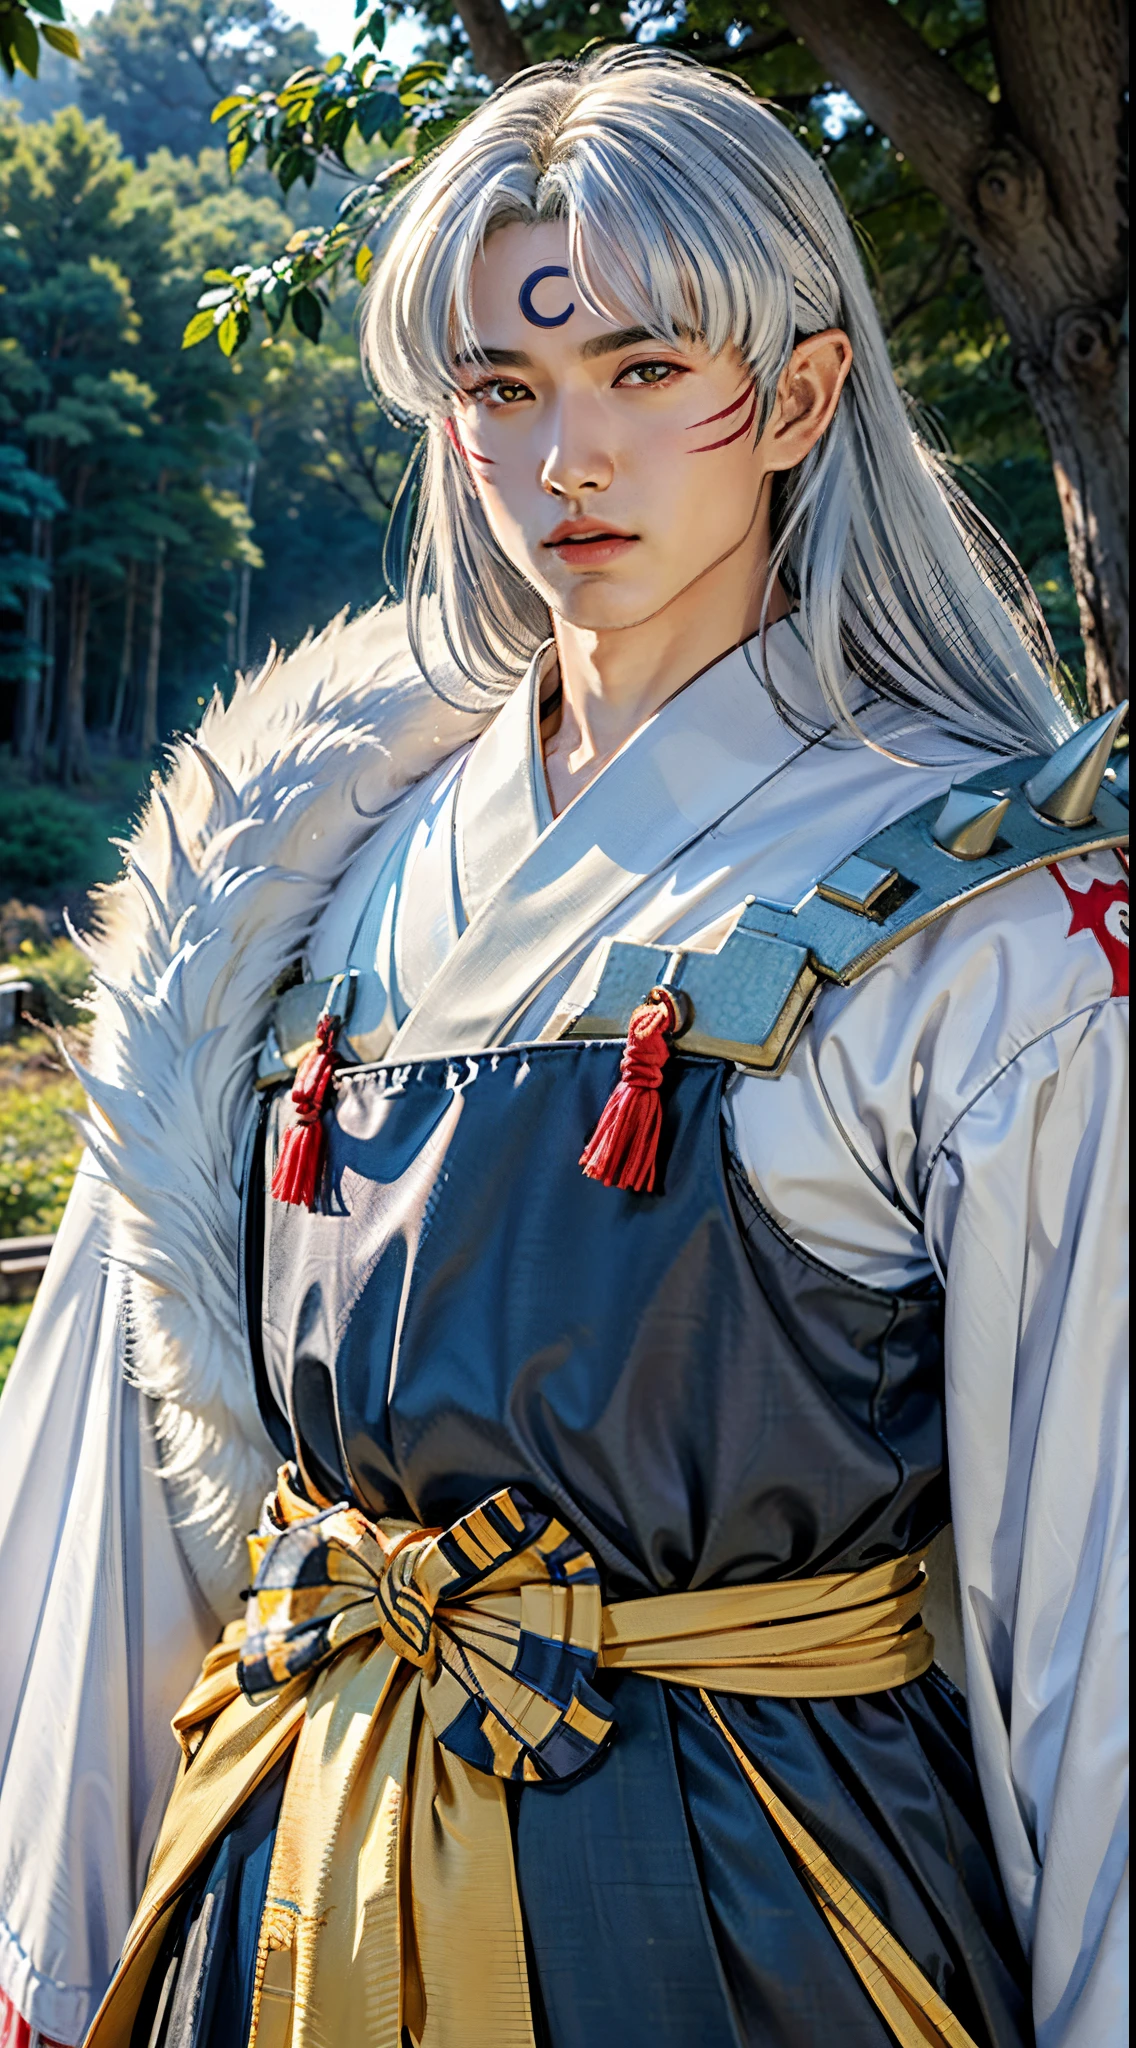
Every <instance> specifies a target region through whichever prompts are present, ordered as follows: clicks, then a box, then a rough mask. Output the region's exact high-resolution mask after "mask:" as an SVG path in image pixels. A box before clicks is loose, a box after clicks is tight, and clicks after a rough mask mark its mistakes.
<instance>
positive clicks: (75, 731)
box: [59, 569, 91, 785]
mask: <svg viewBox="0 0 1136 2048" xmlns="http://www.w3.org/2000/svg"><path fill="white" fill-rule="evenodd" d="M90 623H91V579H90V576H89V575H88V573H87V571H86V570H85V569H80V570H79V571H78V572H77V573H76V574H75V575H74V576H73V577H72V578H71V617H70V631H69V644H68V649H67V680H66V683H65V685H64V691H63V706H62V713H63V715H62V718H61V720H60V727H59V780H60V782H62V783H64V784H65V785H66V784H69V783H75V782H85V781H86V779H87V776H88V775H89V774H90V766H91V764H90V759H89V756H88V753H87V727H86V721H85V718H84V711H85V708H86V693H87V632H88V629H89V627H90Z"/></svg>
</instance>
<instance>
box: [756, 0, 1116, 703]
mask: <svg viewBox="0 0 1136 2048" xmlns="http://www.w3.org/2000/svg"><path fill="white" fill-rule="evenodd" d="M781 11H782V13H783V14H784V16H785V19H786V21H787V22H788V23H789V26H790V27H791V28H792V29H794V30H795V32H796V33H797V34H798V35H800V36H801V37H802V38H803V39H804V41H805V42H806V43H808V45H809V47H810V49H811V50H812V51H813V52H814V54H815V55H816V56H817V57H818V58H819V59H820V62H821V63H822V64H824V65H825V67H826V68H827V69H829V70H830V71H831V73H832V75H833V77H834V78H835V79H837V80H839V83H840V84H841V85H842V86H843V87H844V88H845V90H846V91H847V92H849V93H851V95H852V97H853V98H854V99H855V100H856V101H857V102H858V104H859V105H860V106H862V107H863V108H864V110H865V112H866V113H867V114H869V115H870V116H871V118H872V120H873V121H874V122H875V123H876V124H877V126H879V127H880V128H881V129H883V131H884V132H885V133H886V134H887V135H888V136H889V138H890V139H891V141H892V142H893V143H894V144H895V145H896V147H897V148H898V149H901V150H902V151H903V153H904V155H905V156H907V157H908V158H909V160H910V162H911V163H912V165H913V166H914V168H915V169H916V170H917V171H918V172H919V174H920V176H921V177H922V178H923V179H924V181H925V182H926V184H927V185H928V186H929V187H930V189H931V191H932V192H934V193H935V194H936V195H937V197H938V198H939V199H941V200H942V202H943V204H944V205H945V206H946V207H947V209H948V211H949V212H950V213H951V214H953V216H954V218H955V219H956V220H957V222H958V224H959V226H960V228H961V229H962V231H963V233H964V234H965V235H966V237H967V239H968V240H969V241H970V243H971V244H972V246H973V247H974V249H975V252H976V255H977V258H978V262H979V265H980V267H981V270H982V274H983V277H984V279H985V282H986V287H987V290H988V292H989V295H990V299H991V303H992V305H993V306H994V309H995V311H996V312H997V313H999V314H1000V315H1001V318H1002V319H1003V321H1004V322H1005V325H1006V329H1007V332H1008V334H1009V336H1010V343H1011V347H1012V349H1013V354H1014V364H1015V369H1016V372H1017V375H1018V377H1019V378H1020V380H1021V383H1022V385H1023V387H1024V389H1025V390H1026V392H1027V393H1028V395H1029V398H1030V400H1031V402H1032V404H1033V406H1034V409H1035V411H1036V413H1037V416H1038V419H1039V421H1040V423H1041V426H1042V428H1043V430H1044V432H1045V435H1046V439H1047V441H1048V445H1049V451H1050V455H1051V458H1052V461H1053V468H1054V475H1055V478H1056V482H1057V491H1058V496H1059V498H1060V501H1061V510H1062V516H1063V518H1064V521H1065V535H1066V540H1067V543H1068V548H1069V562H1070V568H1071V571H1072V575H1073V583H1074V587H1075V589H1076V593H1077V604H1078V609H1079V612H1080V620H1081V630H1082V636H1083V639H1084V643H1085V663H1086V675H1087V682H1088V691H1089V702H1090V705H1091V707H1092V708H1093V710H1101V709H1103V708H1104V707H1105V706H1106V705H1109V704H1114V703H1118V702H1119V701H1120V700H1121V698H1123V697H1126V696H1127V694H1128V665H1129V649H1128V638H1129V635H1128V570H1127V556H1128V422H1127V406H1126V391H1127V358H1128V350H1127V342H1126V339H1125V337H1124V333H1123V314H1124V308H1125V303H1126V292H1127V277H1126V267H1125V243H1124V235H1125V215H1124V206H1123V195H1122V186H1121V180H1122V176H1123V162H1124V160H1123V155H1122V139H1121V138H1122V124H1123V121H1124V113H1125V93H1126V86H1127V31H1126V26H1125V22H1124V18H1123V16H1122V14H1121V10H1120V7H1119V4H1118V0H988V22H989V29H990V36H991V42H992V45H993V49H994V55H995V61H996V64H997V66H998V73H999V82H1000V98H999V100H998V102H997V103H994V102H991V101H988V100H985V99H983V98H982V96H981V95H980V94H979V93H977V92H975V91H973V90H972V88H971V87H970V86H968V85H967V84H966V83H965V81H964V80H963V79H961V78H960V77H959V76H958V74H957V73H956V72H954V71H953V70H952V69H951V66H950V64H949V63H948V62H947V61H946V60H945V59H944V58H942V57H939V56H937V55H936V53H935V52H934V51H933V50H932V49H931V48H930V47H929V45H928V44H926V43H925V42H924V41H923V38H922V36H920V35H919V34H918V33H917V31H916V30H915V29H913V28H911V27H910V26H909V25H908V23H907V22H906V21H904V20H903V18H902V16H901V15H899V13H898V12H897V11H896V9H895V8H893V7H892V6H890V5H889V4H888V0H782V5H781Z"/></svg>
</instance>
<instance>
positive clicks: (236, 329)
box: [209, 306, 241, 356]
mask: <svg viewBox="0 0 1136 2048" xmlns="http://www.w3.org/2000/svg"><path fill="white" fill-rule="evenodd" d="M209 317H210V319H212V317H213V316H212V314H210V316H209ZM240 338H241V329H240V322H239V321H238V319H237V316H236V313H235V312H234V311H233V308H232V307H231V306H230V307H229V310H228V312H227V313H226V315H225V317H224V319H223V320H222V322H221V324H220V326H219V327H218V329H217V346H218V347H219V349H220V351H221V354H222V355H223V356H231V355H232V353H233V350H234V349H235V348H236V346H237V344H238V342H239V341H240Z"/></svg>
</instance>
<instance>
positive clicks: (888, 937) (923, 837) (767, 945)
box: [549, 761, 1128, 1076]
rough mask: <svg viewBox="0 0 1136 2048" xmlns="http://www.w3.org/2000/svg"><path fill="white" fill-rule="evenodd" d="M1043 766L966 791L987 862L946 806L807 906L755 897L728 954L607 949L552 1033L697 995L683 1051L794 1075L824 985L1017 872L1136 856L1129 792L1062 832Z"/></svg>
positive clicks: (901, 831)
mask: <svg viewBox="0 0 1136 2048" xmlns="http://www.w3.org/2000/svg"><path fill="white" fill-rule="evenodd" d="M1037 768H1038V763H1037V762H1036V761H1012V762H1006V763H1003V764H1001V765H1000V766H999V767H997V768H992V769H988V770H987V771H985V773H984V774H982V775H976V776H975V777H973V779H972V780H971V781H969V782H967V783H965V784H962V785H959V789H960V790H961V791H963V792H965V793H966V794H968V795H973V796H975V797H981V798H984V799H986V800H987V801H988V804H989V807H990V810H991V811H992V812H994V811H996V812H997V813H998V827H997V834H996V836H995V837H994V839H993V843H992V844H991V845H990V846H989V848H988V850H987V851H985V852H983V853H981V854H980V855H977V856H975V855H972V854H971V855H967V854H961V853H953V852H950V851H948V850H947V848H946V847H945V846H943V845H941V844H940V843H939V842H938V840H937V839H936V837H935V832H936V828H937V827H940V821H941V819H942V816H943V811H944V807H943V799H942V798H941V797H938V798H936V799H935V800H934V801H933V802H931V803H924V804H920V805H918V806H917V808H916V809H915V810H913V811H909V812H908V813H907V815H906V816H905V817H903V818H899V819H897V820H896V822H895V823H894V824H892V825H888V826H886V827H885V829H884V830H883V831H882V832H877V833H876V834H875V835H874V836H873V837H872V838H871V839H868V840H866V841H865V842H864V844H863V846H860V847H858V848H857V849H856V851H855V852H854V853H853V854H851V855H849V856H848V857H846V858H845V859H844V860H843V861H841V862H840V864H839V866H837V867H835V868H833V869H831V870H830V872H829V873H828V874H826V875H823V876H822V877H821V879H820V881H819V882H818V883H817V886H816V888H815V889H814V890H813V892H812V893H811V894H810V895H809V897H808V898H807V899H806V901H805V902H804V903H802V904H801V905H800V906H799V908H797V909H796V910H782V909H778V908H776V907H775V906H772V905H769V904H763V903H757V902H755V901H753V900H752V899H751V900H750V901H747V903H746V904H745V905H744V907H743V909H742V912H741V915H740V917H739V919H738V922H737V924H736V925H735V927H734V929H733V931H732V932H731V934H730V936H729V938H728V939H727V940H726V941H725V944H724V945H723V946H722V947H721V948H720V950H719V951H718V952H717V953H696V952H684V951H682V950H681V949H679V950H677V951H671V950H670V949H669V948H666V947H661V946H641V945H634V944H631V943H629V942H628V941H627V940H625V939H607V940H604V941H603V942H602V943H601V945H600V946H599V947H597V949H596V953H595V955H594V956H593V958H594V962H595V978H594V981H593V984H592V988H591V991H590V993H589V994H588V996H587V997H586V999H585V1001H584V1003H583V1005H582V1007H580V1008H579V1009H578V1010H576V1011H575V1012H574V1013H573V1014H572V1015H564V1014H561V1015H560V1016H559V1017H558V1018H556V1019H554V1020H553V1025H552V1027H551V1028H550V1033H549V1035H550V1036H553V1037H557V1038H620V1037H622V1036H623V1034H624V1033H625V1031H626V1029H627V1022H628V1018H629V1017H630V1014H631V1011H632V1010H633V1009H634V1007H635V1005H636V1004H637V1003H639V1002H641V1001H642V999H643V996H644V993H645V992H646V990H647V989H649V988H652V987H656V986H658V987H663V988H669V989H672V990H674V991H675V992H676V993H678V994H680V995H681V996H682V997H683V998H685V1002H686V1006H687V1014H688V1015H689V1017H690V1022H689V1024H688V1026H687V1027H686V1029H684V1030H683V1032H682V1034H681V1037H680V1038H679V1045H680V1047H681V1050H682V1051H683V1052H685V1053H692V1054H696V1055H698V1054H701V1055H704V1056H706V1057H708V1058H711V1059H725V1060H730V1061H731V1062H733V1063H734V1064H736V1065H738V1066H741V1067H745V1068H747V1069H749V1070H751V1071H752V1072H755V1073H764V1074H768V1075H771V1076H776V1075H778V1074H780V1073H782V1072H783V1071H784V1068H785V1066H786V1064H787V1062H788V1059H789V1055H790V1053H791V1052H792V1050H793V1046H794V1045H795V1043H796V1041H797V1038H798V1036H799V1034H800V1032H801V1030H802V1029H803V1027H804V1024H805V1021H806V1019H807V1017H808V1015H809V1012H810V1010H811V1009H812V1006H813V1004H814V1002H815V1001H816V997H817V994H818V992H819V990H820V988H821V987H822V986H823V984H824V983H825V982H826V981H828V982H839V983H841V984H842V985H845V986H847V985H848V984H849V983H851V982H854V981H858V980H859V979H860V977H861V975H864V974H866V973H867V972H868V970H869V969H870V968H872V967H875V966H876V964H877V963H878V962H879V961H880V960H882V959H883V958H884V956H885V954H887V953H890V952H892V951H893V950H894V948H895V947H896V946H900V945H902V944H903V942H904V940H905V939H909V938H911V937H912V936H913V935H914V934H915V933H916V932H920V931H923V930H924V929H925V928H926V926H928V925H930V924H933V923H934V922H935V921H936V919H938V918H940V917H944V916H945V915H946V914H947V912H948V911H951V910H956V909H957V908H958V907H959V905H960V904H962V903H966V902H968V901H969V899H970V898H971V897H973V896H980V895H983V894H985V892H986V891H987V890H990V889H997V888H1000V887H1001V886H1002V884H1003V883H1005V882H1011V881H1013V880H1014V878H1015V877H1016V876H1017V875H1024V874H1028V873H1029V872H1030V870H1031V869H1033V868H1042V867H1050V866H1052V864H1053V863H1054V862H1055V861H1062V860H1070V859H1072V858H1073V856H1074V855H1076V854H1084V853H1095V852H1099V851H1102V850H1105V849H1107V848H1109V847H1125V846H1127V844H1128V808H1127V804H1126V802H1125V801H1124V799H1123V796H1122V795H1121V794H1120V793H1119V792H1117V793H1114V792H1113V791H1112V790H1111V789H1109V788H1107V787H1102V788H1101V789H1100V791H1099V792H1098V794H1097V797H1096V800H1095V805H1094V815H1093V817H1092V818H1091V819H1090V820H1089V822H1088V823H1087V824H1086V825H1083V826H1078V827H1067V826H1059V825H1054V824H1051V823H1049V822H1048V821H1047V820H1046V819H1045V818H1043V817H1041V816H1040V814H1039V813H1038V812H1037V811H1036V810H1035V809H1034V808H1033V806H1032V804H1031V803H1030V801H1029V799H1028V797H1027V795H1026V792H1025V784H1026V783H1027V782H1028V781H1029V779H1030V777H1031V775H1033V774H1035V773H1036V771H1037ZM957 793H958V792H957V791H952V798H953V797H955V796H956V795H957ZM676 1036H677V1034H676Z"/></svg>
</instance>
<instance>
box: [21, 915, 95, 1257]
mask: <svg viewBox="0 0 1136 2048" xmlns="http://www.w3.org/2000/svg"><path fill="white" fill-rule="evenodd" d="M3 914H4V906H0V918H2V917H3ZM8 965H9V967H11V968H14V969H16V970H17V971H18V973H19V975H20V977H21V979H24V980H27V981H30V982H31V983H32V985H33V990H34V993H35V996H36V997H37V998H38V1001H39V1003H40V1004H41V1005H42V1008H43V1010H44V1011H46V1015H47V1021H48V1022H49V1023H51V1024H55V1025H70V1024H75V1025H77V1024H81V1023H82V1022H83V1020H84V1018H85V1017H86V1014H87V1010H88V997H89V994H90V986H91V969H90V964H89V962H88V961H87V960H86V958H85V957H84V955H83V954H82V953H81V952H80V951H79V948H78V946H76V945H74V944H73V943H72V941H71V940H70V939H64V938H60V939H51V938H48V940H47V942H46V943H44V942H43V941H42V940H41V939H40V938H39V937H38V935H37V936H34V937H29V938H25V939H21V940H20V942H19V944H18V945H16V946H15V947H13V949H12V952H11V953H10V954H9V957H8ZM4 972H5V970H4V969H3V968H0V978H2V977H3V975H4ZM34 1014H35V1015H37V1016H38V1015H40V1010H39V1009H38V1008H37V1009H36V1010H35V1012H34ZM0 1235H2V1233H0Z"/></svg>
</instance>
